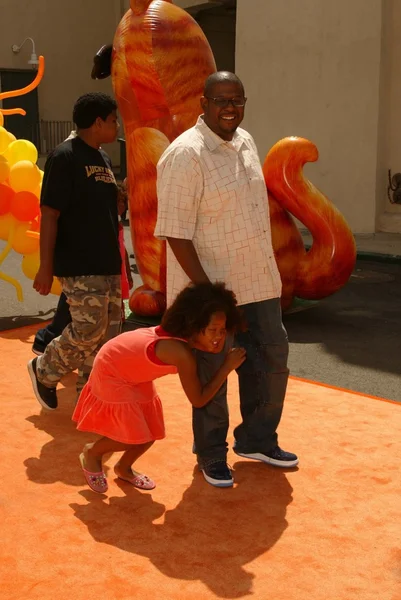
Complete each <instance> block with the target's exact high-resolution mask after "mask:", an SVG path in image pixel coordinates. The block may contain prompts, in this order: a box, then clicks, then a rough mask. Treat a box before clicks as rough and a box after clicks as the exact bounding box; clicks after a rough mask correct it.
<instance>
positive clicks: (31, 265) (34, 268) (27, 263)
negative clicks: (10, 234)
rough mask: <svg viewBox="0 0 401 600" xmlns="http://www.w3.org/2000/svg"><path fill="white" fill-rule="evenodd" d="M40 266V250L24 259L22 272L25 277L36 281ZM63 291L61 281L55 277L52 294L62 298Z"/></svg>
mask: <svg viewBox="0 0 401 600" xmlns="http://www.w3.org/2000/svg"><path fill="white" fill-rule="evenodd" d="M39 265H40V258H39V250H37V251H36V252H34V253H33V254H29V255H27V256H24V258H23V259H22V265H21V266H22V272H23V273H24V275H25V277H28V279H32V280H34V279H35V276H36V273H37V272H38V269H39ZM62 291H63V290H62V288H61V284H60V282H59V280H58V279H56V278H55V277H54V279H53V284H52V287H51V290H50V293H51V294H55V295H56V296H60V294H61V292H62Z"/></svg>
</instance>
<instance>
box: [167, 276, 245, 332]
mask: <svg viewBox="0 0 401 600" xmlns="http://www.w3.org/2000/svg"><path fill="white" fill-rule="evenodd" d="M216 312H223V313H224V314H225V315H226V329H227V331H229V332H232V333H234V332H236V331H242V330H243V329H244V321H243V317H242V313H241V311H240V309H239V308H238V306H237V299H236V297H235V294H234V292H232V291H231V290H228V289H226V286H225V284H224V283H198V284H190V285H189V286H188V287H186V288H184V289H183V290H182V291H181V292H180V293H179V294H178V296H177V297H176V299H175V300H174V302H173V304H172V305H171V306H170V307H169V308H168V309H167V310H166V312H165V313H164V315H163V318H162V322H161V325H162V327H163V329H164V330H165V331H167V332H168V333H170V334H171V335H173V336H175V337H181V338H184V339H189V338H190V337H192V336H193V335H194V334H197V333H200V332H201V331H203V330H205V329H206V327H207V326H208V324H209V322H210V319H211V317H212V315H213V314H214V313H216Z"/></svg>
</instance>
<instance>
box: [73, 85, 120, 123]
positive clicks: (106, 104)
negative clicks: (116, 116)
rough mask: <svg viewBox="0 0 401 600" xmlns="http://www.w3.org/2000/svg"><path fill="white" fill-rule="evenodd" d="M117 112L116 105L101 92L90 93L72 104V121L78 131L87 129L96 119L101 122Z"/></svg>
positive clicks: (109, 97)
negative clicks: (114, 111)
mask: <svg viewBox="0 0 401 600" xmlns="http://www.w3.org/2000/svg"><path fill="white" fill-rule="evenodd" d="M113 110H117V103H116V102H115V100H113V98H111V96H108V95H107V94H103V93H102V92H91V93H90V94H84V95H83V96H80V97H79V98H78V100H77V101H76V102H75V104H74V109H73V113H72V119H73V121H74V123H75V125H76V126H77V128H78V129H88V128H89V127H91V126H92V125H93V123H94V122H95V121H96V119H97V118H98V117H100V118H101V119H102V120H103V121H105V120H106V119H107V117H108V116H109V115H110V114H111V113H112V112H113Z"/></svg>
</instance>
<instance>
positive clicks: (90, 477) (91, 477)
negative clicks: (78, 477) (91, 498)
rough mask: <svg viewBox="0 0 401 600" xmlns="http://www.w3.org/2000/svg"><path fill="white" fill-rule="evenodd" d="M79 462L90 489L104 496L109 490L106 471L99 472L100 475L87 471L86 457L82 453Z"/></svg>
mask: <svg viewBox="0 0 401 600" xmlns="http://www.w3.org/2000/svg"><path fill="white" fill-rule="evenodd" d="M79 461H80V463H81V467H82V470H83V472H84V476H85V479H86V483H87V484H88V485H89V487H90V489H91V490H93V491H94V492H97V493H98V494H104V493H105V492H107V490H108V489H109V486H108V484H107V479H106V475H105V474H104V471H99V472H98V473H92V472H91V471H87V469H85V467H84V462H85V457H84V453H83V452H82V453H81V454H80V455H79Z"/></svg>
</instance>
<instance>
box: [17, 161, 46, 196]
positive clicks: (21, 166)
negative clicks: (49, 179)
mask: <svg viewBox="0 0 401 600" xmlns="http://www.w3.org/2000/svg"><path fill="white" fill-rule="evenodd" d="M40 178H41V177H40V171H39V168H38V167H37V166H36V165H34V164H33V163H31V161H29V160H20V161H19V162H17V163H15V165H12V167H11V169H10V186H11V187H12V188H13V190H14V191H15V192H33V191H34V190H36V188H37V187H38V185H39V184H40Z"/></svg>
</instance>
